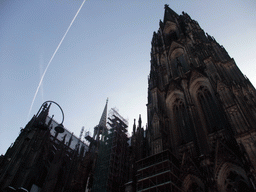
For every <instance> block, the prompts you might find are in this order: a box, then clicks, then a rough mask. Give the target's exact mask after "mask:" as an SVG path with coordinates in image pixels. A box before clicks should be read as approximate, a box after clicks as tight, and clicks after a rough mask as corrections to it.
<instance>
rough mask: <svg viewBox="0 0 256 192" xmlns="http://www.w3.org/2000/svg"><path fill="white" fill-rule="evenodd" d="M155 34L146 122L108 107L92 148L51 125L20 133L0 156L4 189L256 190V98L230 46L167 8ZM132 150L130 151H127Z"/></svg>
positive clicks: (41, 116)
mask: <svg viewBox="0 0 256 192" xmlns="http://www.w3.org/2000/svg"><path fill="white" fill-rule="evenodd" d="M159 25H160V27H159V30H158V31H157V32H154V34H153V38H152V49H151V70H150V74H149V79H148V104H147V111H148V114H147V115H148V117H147V118H148V124H147V126H146V128H143V127H142V121H141V117H139V120H138V125H137V126H136V120H134V125H133V132H132V136H131V137H130V138H129V139H128V137H127V127H128V124H127V122H126V120H124V119H123V118H122V117H121V116H120V115H119V114H118V113H117V112H116V111H115V110H114V109H113V110H112V115H111V117H110V118H109V122H108V126H107V125H106V124H107V123H106V122H107V120H106V118H107V103H106V106H105V108H104V111H103V114H102V117H101V119H100V122H99V125H97V126H96V127H95V128H94V134H93V137H91V136H90V135H88V134H87V135H86V137H85V138H86V139H87V140H88V141H89V142H90V145H89V147H88V146H87V145H85V144H84V143H83V142H81V140H80V139H81V137H80V138H76V137H75V136H73V135H72V134H71V133H70V132H68V131H67V130H65V129H64V130H62V129H61V128H60V127H59V125H58V124H57V123H56V122H54V120H53V119H52V118H49V117H48V111H49V107H50V106H47V105H44V107H43V108H42V110H41V111H40V113H38V114H37V115H36V116H34V117H33V118H32V119H31V121H30V122H29V123H28V124H27V125H26V127H25V128H24V129H22V130H21V133H20V135H19V136H18V138H17V139H16V141H15V143H14V144H13V146H11V147H10V148H9V149H8V150H7V152H6V154H5V155H4V156H1V157H0V190H1V191H22V190H23V191H25V190H26V189H27V190H30V191H33V192H34V191H41V192H43V191H47V192H51V191H54V192H57V191H77V192H79V191H88V192H89V191H93V192H96V191H97V192H99V191H104V192H105V191H113V192H114V191H115V192H116V191H126V192H135V191H140V192H157V191H165V192H166V191H173V192H174V191H183V192H200V191H205V192H217V191H219V192H231V191H236V192H242V191H243V192H244V191H245V192H246V191H255V190H256V187H255V184H256V182H255V180H256V178H255V167H256V146H255V145H256V144H255V139H256V131H255V128H256V90H255V88H254V87H253V85H252V84H251V82H250V81H249V79H248V78H246V77H245V76H244V75H243V74H242V73H241V71H240V70H239V68H238V67H237V65H236V63H235V61H234V59H232V58H231V57H230V56H229V55H228V53H227V51H226V50H225V49H224V47H223V46H221V45H219V44H218V43H217V41H216V40H215V39H214V38H213V37H212V36H210V35H208V34H205V32H204V31H203V29H202V28H201V27H200V26H199V24H198V23H197V22H196V21H195V20H192V19H191V18H190V16H189V15H188V14H186V13H182V15H178V14H177V13H175V12H174V11H173V10H172V9H170V8H169V6H168V5H165V13H164V19H163V21H160V23H159ZM128 145H129V146H128Z"/></svg>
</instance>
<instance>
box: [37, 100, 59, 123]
mask: <svg viewBox="0 0 256 192" xmlns="http://www.w3.org/2000/svg"><path fill="white" fill-rule="evenodd" d="M46 103H54V104H55V105H57V106H58V107H59V108H60V110H61V113H62V121H61V123H60V124H61V125H62V124H63V122H64V112H63V110H62V108H61V107H60V105H59V104H58V103H56V102H55V101H51V100H48V101H45V102H44V103H43V104H42V105H41V107H40V109H39V110H38V112H37V114H36V116H37V115H38V114H39V112H40V110H41V109H42V107H43V106H44V104H46Z"/></svg>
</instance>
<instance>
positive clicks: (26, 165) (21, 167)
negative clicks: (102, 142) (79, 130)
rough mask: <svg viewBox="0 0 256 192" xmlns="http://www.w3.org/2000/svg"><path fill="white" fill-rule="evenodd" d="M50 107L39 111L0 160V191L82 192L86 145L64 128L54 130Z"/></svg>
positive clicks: (84, 177)
mask: <svg viewBox="0 0 256 192" xmlns="http://www.w3.org/2000/svg"><path fill="white" fill-rule="evenodd" d="M50 105H51V104H50ZM50 105H48V104H47V103H45V104H44V105H43V106H42V107H41V108H40V110H39V112H38V114H37V115H35V116H34V117H33V118H32V119H31V120H30V121H29V122H28V124H27V125H26V126H25V128H24V129H21V132H20V134H19V136H18V137H17V139H16V140H15V142H14V144H13V145H12V146H10V147H9V149H8V150H7V152H6V154H5V155H4V156H3V157H2V158H1V161H0V191H33V192H36V191H41V192H43V191H47V192H50V191H54V192H57V191H85V187H86V186H85V184H86V183H85V182H84V180H86V177H88V175H86V173H87V171H86V167H85V166H83V165H84V163H86V162H87V161H86V159H87V158H88V156H89V155H88V154H87V153H86V151H88V146H87V145H86V144H85V143H83V142H82V141H81V138H77V137H75V136H74V135H73V133H70V132H69V131H68V130H67V129H65V128H60V129H62V130H61V131H58V129H55V128H56V127H58V123H57V122H55V121H54V120H53V119H52V118H49V117H48V112H49V109H50ZM56 130H57V131H56Z"/></svg>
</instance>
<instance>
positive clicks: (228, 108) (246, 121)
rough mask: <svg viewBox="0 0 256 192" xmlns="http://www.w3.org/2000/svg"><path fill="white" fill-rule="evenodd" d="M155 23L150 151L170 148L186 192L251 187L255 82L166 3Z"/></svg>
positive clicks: (150, 102)
mask: <svg viewBox="0 0 256 192" xmlns="http://www.w3.org/2000/svg"><path fill="white" fill-rule="evenodd" d="M159 25H160V27H159V30H158V31H157V32H154V34H153V38H152V49H151V70H150V75H149V80H148V83H149V85H148V104H147V110H148V132H149V134H148V143H149V155H155V154H158V153H161V152H163V151H165V150H170V151H171V152H172V154H174V155H175V156H176V157H177V158H178V159H179V160H180V162H181V165H180V168H181V175H180V176H179V177H180V179H181V180H182V183H183V184H182V186H181V187H182V188H183V190H185V191H189V190H190V189H191V190H192V188H193V189H200V190H202V191H211V190H213V191H226V190H227V189H230V188H232V189H236V190H238V191H239V190H241V189H242V188H246V189H249V188H251V187H252V180H253V176H252V175H251V173H252V170H254V168H255V166H256V161H255V159H256V156H255V149H256V148H255V128H256V122H255V121H256V100H255V98H256V91H255V88H254V87H253V85H252V84H251V83H250V81H249V79H247V78H246V77H245V76H244V75H243V74H242V73H241V71H240V70H239V68H238V67H237V65H236V63H235V61H234V59H232V58H231V57H230V56H229V55H228V53H227V51H226V50H225V49H224V47H223V46H221V45H219V44H218V42H217V41H216V40H215V39H214V38H213V37H212V36H210V35H208V34H207V33H206V34H205V32H204V30H203V29H202V28H201V27H200V26H199V24H198V23H197V22H196V21H195V20H193V19H191V18H190V16H189V15H188V14H186V13H184V12H183V13H182V15H178V14H177V13H175V12H174V11H173V10H171V9H170V8H169V7H168V5H165V14H164V20H163V21H160V24H159ZM229 177H232V179H231V178H229ZM206 178H207V179H206ZM238 178H240V180H239V179H238ZM235 179H238V180H239V181H237V182H236V184H234V182H235ZM192 184H193V185H192ZM207 186H211V187H212V189H210V188H209V187H207ZM191 187H192V188H191Z"/></svg>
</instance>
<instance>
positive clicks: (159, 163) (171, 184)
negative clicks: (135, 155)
mask: <svg viewBox="0 0 256 192" xmlns="http://www.w3.org/2000/svg"><path fill="white" fill-rule="evenodd" d="M136 164H137V168H138V169H137V175H136V177H137V191H139V192H163V191H165V192H166V191H170V192H176V191H177V192H178V191H182V190H181V188H180V186H181V180H180V179H179V175H180V170H179V161H178V159H177V158H176V157H175V156H174V155H173V154H172V153H171V152H170V151H169V150H165V151H162V152H160V153H157V154H154V155H151V156H149V157H146V158H144V159H142V160H140V161H137V163H136Z"/></svg>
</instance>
